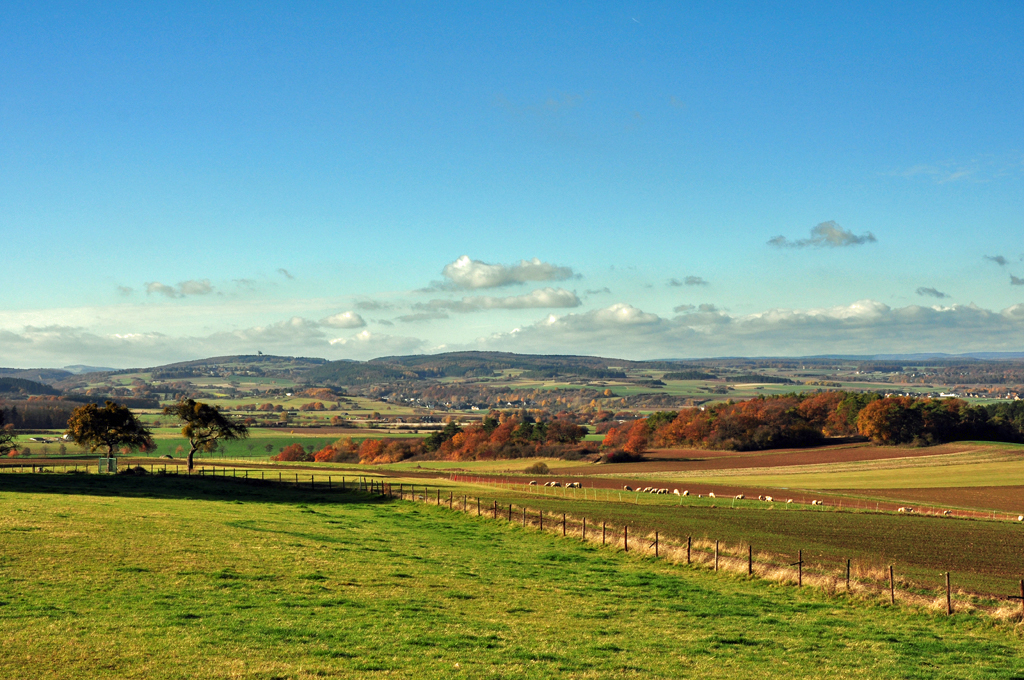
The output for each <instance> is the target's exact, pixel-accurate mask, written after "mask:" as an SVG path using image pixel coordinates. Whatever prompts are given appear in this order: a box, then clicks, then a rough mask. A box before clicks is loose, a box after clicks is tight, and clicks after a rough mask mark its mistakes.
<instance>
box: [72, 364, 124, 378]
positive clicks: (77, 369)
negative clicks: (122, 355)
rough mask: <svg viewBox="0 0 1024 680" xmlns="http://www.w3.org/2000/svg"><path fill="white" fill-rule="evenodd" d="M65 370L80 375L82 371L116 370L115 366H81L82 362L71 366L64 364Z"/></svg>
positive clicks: (110, 371) (107, 371)
mask: <svg viewBox="0 0 1024 680" xmlns="http://www.w3.org/2000/svg"><path fill="white" fill-rule="evenodd" d="M64 370H65V371H70V372H71V373H73V374H75V375H82V374H83V373H112V372H113V371H116V370H117V369H116V368H106V367H103V366H83V365H82V364H75V365H73V366H65V367H64Z"/></svg>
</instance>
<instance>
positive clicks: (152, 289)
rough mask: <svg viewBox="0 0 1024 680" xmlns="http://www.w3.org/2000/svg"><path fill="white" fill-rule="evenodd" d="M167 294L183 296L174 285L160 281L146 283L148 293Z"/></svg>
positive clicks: (174, 296) (171, 296) (172, 296)
mask: <svg viewBox="0 0 1024 680" xmlns="http://www.w3.org/2000/svg"><path fill="white" fill-rule="evenodd" d="M153 293H156V294H157V295H166V296H167V297H169V298H176V297H181V293H179V292H178V291H177V289H175V287H174V286H168V285H165V284H163V283H160V282H159V281H150V282H149V283H147V284H146V295H152V294H153Z"/></svg>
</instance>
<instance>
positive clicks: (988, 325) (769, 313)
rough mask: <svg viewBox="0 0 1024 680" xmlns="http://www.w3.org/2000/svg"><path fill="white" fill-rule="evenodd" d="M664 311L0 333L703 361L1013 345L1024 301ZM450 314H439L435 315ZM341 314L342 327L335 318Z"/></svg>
mask: <svg viewBox="0 0 1024 680" xmlns="http://www.w3.org/2000/svg"><path fill="white" fill-rule="evenodd" d="M679 311H680V312H681V313H679V314H677V315H675V316H673V317H663V316H660V315H658V314H655V313H652V312H647V311H644V310H642V309H640V308H638V307H635V306H633V305H630V304H627V303H623V302H619V303H615V304H613V305H610V306H608V307H603V308H600V309H593V310H589V311H586V312H572V313H567V314H562V315H558V314H549V315H548V316H546V317H544V318H542V319H540V320H537V321H536V322H534V323H532V324H529V325H523V326H519V327H516V328H513V329H511V330H509V331H505V332H499V333H493V334H491V335H488V336H484V337H480V338H478V339H476V340H472V341H468V342H465V341H464V342H459V343H457V342H450V341H446V342H443V343H438V342H431V341H430V340H428V339H426V338H421V337H410V336H405V335H391V334H386V333H378V332H376V331H373V330H371V329H368V328H363V329H362V330H361V331H359V332H358V333H355V334H353V335H347V334H345V333H339V332H338V331H339V330H354V329H355V328H357V327H359V326H358V325H357V324H358V323H359V322H360V321H362V323H363V324H366V322H365V320H362V319H361V317H359V315H358V314H355V313H353V312H346V313H342V314H336V315H334V316H330V317H327V318H325V319H323V320H320V321H316V320H312V319H307V318H303V317H300V316H293V317H291V318H288V319H284V320H282V321H279V322H276V323H271V324H265V325H259V326H252V327H250V328H245V329H241V330H233V331H221V332H214V333H210V334H207V335H190V336H179V337H175V336H170V335H166V334H162V333H117V334H111V333H106V334H103V333H97V332H94V331H91V330H89V329H87V328H84V327H74V326H61V325H51V326H26V327H24V328H22V329H21V330H20V331H18V332H14V331H9V330H8V331H0V365H10V366H20V367H29V366H65V365H70V364H75V363H91V364H102V365H111V366H117V367H139V366H155V365H160V364H164V363H169V362H172V361H181V360H187V359H199V358H205V357H208V356H215V355H223V354H254V353H256V351H262V352H264V353H268V354H269V353H275V354H285V355H291V356H313V357H325V358H328V359H358V360H365V359H370V358H374V357H377V356H383V355H394V354H409V353H435V352H440V351H453V350H466V349H487V350H501V351H511V352H523V353H545V354H547V353H567V352H568V353H574V354H592V355H603V356H614V357H621V358H624V359H657V358H698V357H711V356H728V355H733V356H766V355H767V356H771V355H774V356H801V355H804V356H806V355H816V354H878V353H911V352H922V351H929V352H949V353H961V352H969V351H1000V350H1003V351H1012V350H1017V351H1019V350H1021V340H1020V339H1021V337H1024V304H1017V305H1013V306H1011V307H1008V308H1006V309H1003V310H1001V311H992V310H986V309H983V308H981V307H978V306H976V305H973V304H972V305H959V304H955V305H949V306H940V305H935V306H922V305H908V306H905V307H890V306H889V305H886V304H884V303H882V302H878V301H875V300H860V301H857V302H854V303H852V304H849V305H841V306H834V307H827V308H815V309H781V308H780V309H769V310H765V311H763V312H759V313H755V314H747V315H732V314H729V313H727V312H725V311H722V310H720V309H718V308H716V307H715V306H714V305H711V304H703V305H700V306H699V307H690V306H685V307H682V308H680V309H679ZM438 313H439V314H443V315H445V316H447V314H446V313H445V312H443V311H441V312H438ZM339 320H340V323H339Z"/></svg>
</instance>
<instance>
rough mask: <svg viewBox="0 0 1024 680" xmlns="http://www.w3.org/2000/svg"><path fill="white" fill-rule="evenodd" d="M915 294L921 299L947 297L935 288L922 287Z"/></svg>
mask: <svg viewBox="0 0 1024 680" xmlns="http://www.w3.org/2000/svg"><path fill="white" fill-rule="evenodd" d="M917 294H918V295H920V296H922V297H933V298H939V299H942V298H948V297H949V296H948V295H946V294H945V293H943V292H942V291H941V290H939V289H937V288H925V287H924V286H922V287H920V288H918V289H917Z"/></svg>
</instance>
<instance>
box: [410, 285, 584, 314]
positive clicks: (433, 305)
mask: <svg viewBox="0 0 1024 680" xmlns="http://www.w3.org/2000/svg"><path fill="white" fill-rule="evenodd" d="M581 304H582V303H581V302H580V299H579V298H578V297H577V296H576V294H575V293H573V292H571V291H568V290H565V289H564V288H538V289H537V290H534V291H531V292H529V293H526V294H524V295H510V296H507V297H491V296H489V295H471V296H467V297H464V298H462V299H461V300H431V301H430V302H420V303H417V304H415V305H413V309H419V310H438V309H446V310H449V311H452V312H479V311H483V310H487V309H546V308H569V307H579V306H580V305H581Z"/></svg>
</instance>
